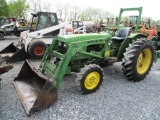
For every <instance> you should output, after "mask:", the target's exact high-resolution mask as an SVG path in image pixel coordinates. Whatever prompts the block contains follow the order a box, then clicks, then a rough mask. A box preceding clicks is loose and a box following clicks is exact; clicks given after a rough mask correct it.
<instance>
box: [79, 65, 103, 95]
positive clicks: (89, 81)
mask: <svg viewBox="0 0 160 120" xmlns="http://www.w3.org/2000/svg"><path fill="white" fill-rule="evenodd" d="M102 81H103V70H102V68H101V67H99V66H98V65H95V64H90V65H87V66H85V67H83V68H81V71H80V73H78V74H77V78H76V83H77V85H78V87H79V89H80V91H81V92H82V94H90V93H93V92H95V91H96V90H97V89H98V88H99V86H100V85H101V83H102Z"/></svg>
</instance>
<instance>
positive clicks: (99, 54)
mask: <svg viewBox="0 0 160 120" xmlns="http://www.w3.org/2000/svg"><path fill="white" fill-rule="evenodd" d="M135 10H137V9H135ZM119 21H120V20H119ZM155 53H157V54H158V52H156V51H154V48H153V45H152V42H151V41H149V40H147V39H146V38H145V36H144V35H143V34H141V33H133V34H132V35H130V28H127V27H125V28H121V29H119V31H118V33H117V35H116V36H115V37H112V35H111V34H110V33H92V34H78V35H68V36H63V37H56V38H53V41H52V44H51V45H50V46H49V47H48V48H47V50H46V52H45V54H44V56H43V59H42V61H41V64H40V68H39V69H36V68H35V67H33V66H32V65H31V64H30V62H29V61H28V60H26V62H25V63H24V65H23V66H22V69H21V71H20V72H19V74H18V76H17V77H16V78H15V79H14V85H15V87H16V90H17V93H18V94H19V96H20V99H21V101H22V104H23V106H24V108H25V110H26V112H27V114H33V113H34V112H36V111H37V110H40V109H42V108H46V107H48V106H50V105H51V104H52V103H53V102H55V101H56V100H57V96H58V93H57V90H58V89H59V87H60V85H61V83H62V80H63V77H64V76H65V75H66V74H70V73H71V72H75V73H77V77H76V78H75V79H74V80H75V82H76V84H77V86H78V89H79V90H80V91H81V93H82V94H89V93H93V92H95V91H96V90H97V89H98V88H99V87H100V85H101V83H102V81H103V79H104V78H103V76H104V73H103V69H102V68H103V67H104V66H106V67H107V66H108V65H109V64H112V63H114V62H119V61H121V62H122V71H123V74H124V75H125V76H126V77H127V79H128V80H129V81H141V80H143V79H144V78H145V77H146V76H147V74H148V73H149V71H150V70H151V67H152V64H153V61H154V60H155V59H154V58H155V55H157V54H155ZM48 75H49V76H50V77H51V78H53V80H52V82H51V81H50V80H49V79H48V78H47V77H46V76H48Z"/></svg>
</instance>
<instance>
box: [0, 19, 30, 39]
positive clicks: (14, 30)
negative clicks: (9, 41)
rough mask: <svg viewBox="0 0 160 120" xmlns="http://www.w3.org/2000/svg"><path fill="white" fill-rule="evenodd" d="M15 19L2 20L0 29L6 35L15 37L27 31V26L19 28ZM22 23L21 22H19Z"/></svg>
mask: <svg viewBox="0 0 160 120" xmlns="http://www.w3.org/2000/svg"><path fill="white" fill-rule="evenodd" d="M18 21H19V20H18V19H17V18H13V17H10V18H4V19H3V20H2V22H1V25H0V28H1V29H3V30H4V31H5V33H6V35H11V34H14V35H15V36H18V37H19V36H20V33H21V32H23V31H26V30H29V27H27V26H20V25H19V24H17V23H18ZM21 22H22V21H21Z"/></svg>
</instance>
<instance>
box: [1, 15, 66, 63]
mask: <svg viewBox="0 0 160 120" xmlns="http://www.w3.org/2000/svg"><path fill="white" fill-rule="evenodd" d="M35 23H36V25H35ZM64 27H65V23H61V24H59V25H58V19H57V15H56V13H49V12H39V13H37V14H32V23H31V27H30V30H27V31H24V32H22V33H21V36H20V40H19V43H18V44H16V45H15V44H14V43H11V44H10V45H9V46H7V47H6V48H4V49H3V50H2V51H1V52H0V54H4V53H6V54H7V53H12V55H11V57H10V59H8V60H7V62H17V61H22V60H25V59H26V58H28V56H31V57H33V58H42V56H43V54H44V52H45V49H46V48H47V45H49V44H51V41H52V38H53V37H54V36H57V35H64Z"/></svg>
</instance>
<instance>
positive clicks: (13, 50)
mask: <svg viewBox="0 0 160 120" xmlns="http://www.w3.org/2000/svg"><path fill="white" fill-rule="evenodd" d="M0 54H1V55H9V56H10V58H9V59H8V60H6V62H7V63H13V62H19V61H24V60H25V59H26V58H27V54H26V52H25V49H24V47H22V48H18V47H17V46H15V45H14V43H11V44H10V45H8V46H7V47H6V48H4V49H3V50H2V51H0Z"/></svg>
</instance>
